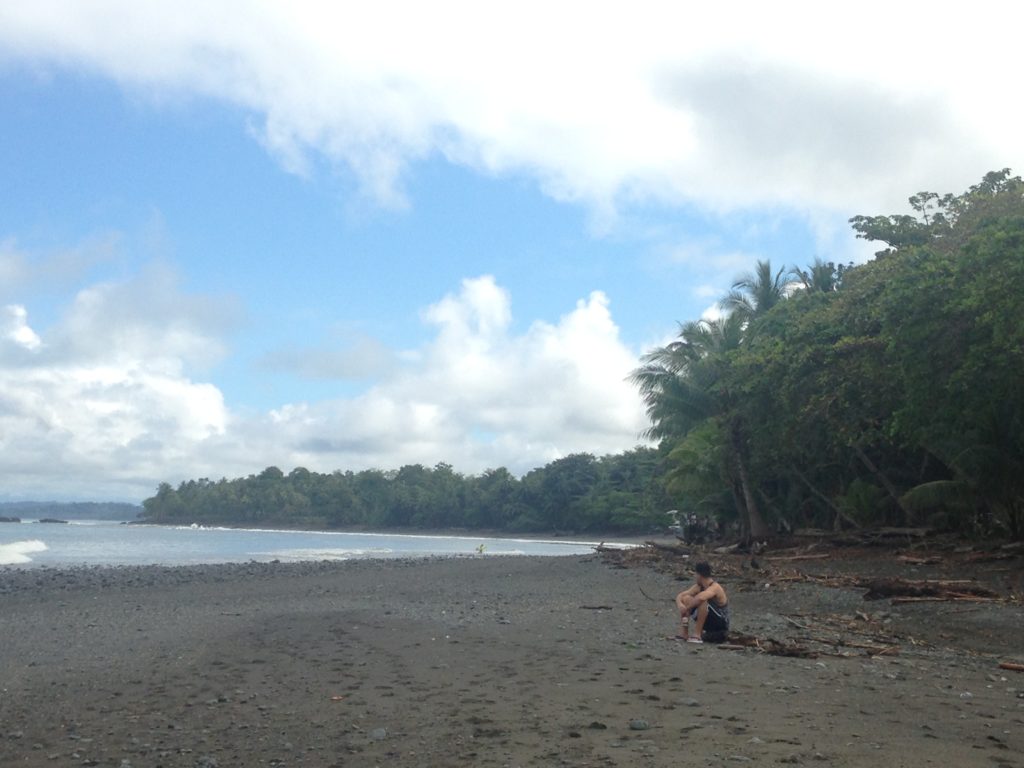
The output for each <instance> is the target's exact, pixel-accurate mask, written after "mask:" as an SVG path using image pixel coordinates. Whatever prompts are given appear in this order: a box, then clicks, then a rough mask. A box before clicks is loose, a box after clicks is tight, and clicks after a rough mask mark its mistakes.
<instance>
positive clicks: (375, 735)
mask: <svg viewBox="0 0 1024 768" xmlns="http://www.w3.org/2000/svg"><path fill="white" fill-rule="evenodd" d="M387 737H388V729H387V728H374V729H373V730H372V731H370V738H371V739H372V740H373V741H384V739H386V738H387Z"/></svg>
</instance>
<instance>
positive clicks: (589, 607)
mask: <svg viewBox="0 0 1024 768" xmlns="http://www.w3.org/2000/svg"><path fill="white" fill-rule="evenodd" d="M612 608H613V606H611V605H581V606H580V609H581V610H584V611H610V610H611V609H612Z"/></svg>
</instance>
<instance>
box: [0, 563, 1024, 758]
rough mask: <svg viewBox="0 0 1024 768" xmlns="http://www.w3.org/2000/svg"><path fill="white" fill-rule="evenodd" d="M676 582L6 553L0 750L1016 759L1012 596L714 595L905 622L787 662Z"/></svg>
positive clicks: (808, 591) (754, 629)
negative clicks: (731, 633)
mask: <svg viewBox="0 0 1024 768" xmlns="http://www.w3.org/2000/svg"><path fill="white" fill-rule="evenodd" d="M726 585H727V586H728V581H726ZM679 587H680V584H679V582H677V581H676V580H674V579H673V577H672V576H671V575H667V574H661V573H657V572H655V571H653V570H647V569H629V570H624V569H621V568H614V567H612V566H611V565H609V563H607V562H605V561H603V560H602V559H601V558H600V557H598V556H596V555H594V556H586V557H559V558H554V557H552V558H520V557H509V558H498V557H483V558H466V559H434V560H422V561H397V562H396V561H388V562H386V561H362V562H348V563H305V564H302V563H300V564H263V565H256V564H250V565H231V566H200V567H188V568H117V569H90V570H79V571H56V570H40V569H34V570H15V569H7V570H3V571H0V679H2V693H0V695H2V698H0V765H2V766H22V765H24V766H114V767H115V768H130V767H133V768H143V766H146V767H155V766H165V767H170V766H188V767H189V768H212V767H213V766H219V767H220V768H224V767H225V766H258V765H263V766H299V765H301V766H374V765H382V766H384V765H387V766H460V765H466V766H469V765H480V766H550V765H555V766H680V765H685V766H698V765H707V766H737V765H753V766H761V765H765V766H768V765H780V764H781V765H787V764H795V765H828V766H930V765H936V766H939V765H941V766H992V767H993V768H995V767H998V766H1014V767H1018V766H1024V757H1022V755H1024V673H1016V672H1010V671H1001V670H1000V669H999V668H998V665H997V660H998V659H999V658H1004V657H1005V658H1009V657H1016V658H1018V659H1019V657H1020V655H1021V654H1024V647H1021V646H1022V645H1024V640H1022V639H1021V638H1022V635H1024V632H1022V630H1024V612H1022V610H1021V607H1020V605H1019V604H1010V603H1006V604H999V605H998V606H994V607H993V606H970V605H968V606H950V605H948V604H935V603H931V604H921V605H907V606H891V605H889V604H888V603H886V602H874V603H865V602H864V601H863V599H862V595H861V593H860V592H858V591H856V590H848V589H827V588H823V587H820V586H818V585H811V584H793V585H791V586H789V587H787V588H785V589H782V588H773V587H771V586H768V587H765V586H763V585H761V586H751V585H748V586H746V587H745V588H743V589H740V588H738V587H737V588H736V589H734V590H733V591H732V595H731V598H732V604H733V616H734V628H735V629H737V630H740V631H743V632H749V633H752V634H758V635H765V634H772V635H783V634H785V633H786V632H787V631H788V632H798V631H799V630H797V629H796V628H795V627H794V626H792V622H793V620H792V617H793V616H799V617H801V618H800V619H799V620H798V621H799V622H805V623H806V622H813V620H814V619H813V617H814V615H815V614H816V613H821V614H826V613H827V614H830V615H835V614H850V615H851V616H852V615H854V614H855V612H857V611H869V612H871V616H872V619H873V620H874V619H878V620H879V621H881V622H884V623H885V625H886V626H887V627H889V628H890V631H892V633H893V634H894V635H900V636H903V637H907V636H909V633H914V634H915V635H916V637H917V639H916V640H915V642H913V643H911V642H902V643H901V648H900V653H899V655H894V656H875V657H872V656H871V655H869V654H867V653H864V654H863V655H857V656H854V657H851V658H834V657H825V656H823V657H820V658H817V659H800V658H784V657H778V656H772V655H768V654H764V653H758V652H755V651H750V650H747V651H728V650H722V649H719V648H716V647H714V646H711V645H705V646H692V645H689V646H688V645H684V644H680V643H678V642H675V641H672V640H669V639H667V638H668V637H669V636H671V635H672V634H673V633H674V631H675V628H676V617H675V616H674V612H673V607H672V605H671V603H670V602H669V598H671V596H673V595H674V594H675V592H676V591H678V589H679ZM644 593H646V594H647V595H650V596H653V597H655V598H656V599H649V598H648V597H647V596H645V594H644ZM787 617H789V618H788V619H787ZM993 617H995V618H993ZM965 634H969V635H970V637H971V638H972V640H971V642H960V640H959V638H960V637H961V636H963V635H965ZM1014 646H1016V647H1014Z"/></svg>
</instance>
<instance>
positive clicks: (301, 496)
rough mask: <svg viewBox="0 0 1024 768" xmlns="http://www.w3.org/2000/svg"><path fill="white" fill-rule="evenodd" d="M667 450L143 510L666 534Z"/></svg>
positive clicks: (264, 488)
mask: <svg viewBox="0 0 1024 768" xmlns="http://www.w3.org/2000/svg"><path fill="white" fill-rule="evenodd" d="M667 453H668V452H667V450H666V449H654V448H645V447H640V448H637V449H635V450H632V451H627V452H626V453H622V454H618V455H616V456H604V457H601V458H595V457H594V456H591V455H590V454H574V455H571V456H566V457H565V458H562V459H558V460H556V461H553V462H551V463H550V464H548V465H546V466H544V467H542V468H540V469H535V470H533V471H532V472H529V473H528V474H527V475H525V476H524V477H523V478H521V479H520V478H517V477H516V476H515V475H513V474H512V473H511V472H509V471H508V470H507V469H505V468H500V469H494V470H489V471H487V472H484V473H483V474H482V475H479V476H466V475H462V474H459V473H457V472H455V471H454V470H453V469H452V467H451V466H450V465H448V464H438V465H437V466H435V467H433V468H428V467H423V466H421V465H419V464H414V465H408V466H404V467H402V468H401V469H399V470H397V471H388V472H384V471H381V470H366V471H363V472H334V473H331V474H320V473H317V472H310V471H309V470H307V469H303V468H301V467H300V468H298V469H294V470H292V471H291V472H289V473H288V474H287V475H286V474H284V473H283V472H282V471H281V470H280V469H278V468H277V467H268V468H267V469H265V470H263V471H262V472H260V473H259V474H258V475H251V476H249V477H246V478H240V479H237V480H220V481H218V482H213V481H210V480H191V481H188V482H185V483H182V484H181V485H179V486H178V488H177V489H174V488H172V487H171V486H170V485H168V484H166V483H163V484H161V485H160V487H159V489H158V490H157V494H156V496H154V497H152V498H150V499H147V500H146V501H145V502H143V507H144V510H145V511H144V513H143V517H144V518H145V519H147V520H151V521H154V522H161V523H170V522H177V523H192V522H199V523H208V524H209V523H218V524H230V525H239V524H242V525H283V526H289V527H294V526H311V527H321V526H322V527H328V528H349V529H352V528H362V529H383V528H432V529H445V528H473V529H484V530H501V531H524V532H525V531H561V532H566V533H569V532H583V531H591V532H606V531H635V530H650V529H651V528H652V527H658V526H664V525H665V514H664V513H665V510H667V509H669V504H670V501H669V499H668V497H667V496H666V494H665V489H664V482H663V478H664V477H665V475H666V470H667V467H666V464H665V462H666V459H667Z"/></svg>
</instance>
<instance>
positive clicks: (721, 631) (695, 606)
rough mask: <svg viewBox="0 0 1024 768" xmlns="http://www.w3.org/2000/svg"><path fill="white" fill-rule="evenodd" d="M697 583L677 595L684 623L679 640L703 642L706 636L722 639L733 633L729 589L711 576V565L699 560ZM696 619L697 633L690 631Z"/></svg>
mask: <svg viewBox="0 0 1024 768" xmlns="http://www.w3.org/2000/svg"><path fill="white" fill-rule="evenodd" d="M694 570H695V571H696V572H697V583H696V584H694V585H693V586H692V587H690V588H689V589H684V590H683V591H682V592H680V593H679V594H678V595H676V607H678V608H679V618H680V620H681V622H682V624H681V627H680V630H679V634H677V635H676V639H677V640H685V641H686V642H688V643H703V642H704V640H705V638H706V639H708V640H710V641H712V642H721V641H722V640H724V639H725V636H726V634H728V632H729V596H728V595H726V594H725V588H724V587H723V586H722V585H721V584H719V583H718V582H717V581H716V580H715V579H714V578H713V577H712V576H711V566H710V565H708V564H707V563H697V565H696V566H694ZM690 619H693V621H694V626H693V632H690Z"/></svg>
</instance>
